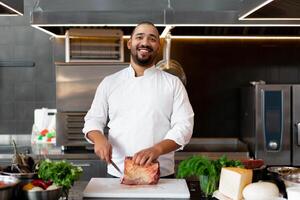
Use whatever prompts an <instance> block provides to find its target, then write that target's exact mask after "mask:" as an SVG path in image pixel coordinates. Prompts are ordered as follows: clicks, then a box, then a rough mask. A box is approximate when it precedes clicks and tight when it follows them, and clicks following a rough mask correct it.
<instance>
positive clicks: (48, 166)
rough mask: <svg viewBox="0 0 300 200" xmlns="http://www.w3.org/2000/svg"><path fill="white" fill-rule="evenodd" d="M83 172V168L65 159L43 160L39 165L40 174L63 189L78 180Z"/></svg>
mask: <svg viewBox="0 0 300 200" xmlns="http://www.w3.org/2000/svg"><path fill="white" fill-rule="evenodd" d="M81 173H82V168H81V167H77V166H74V165H72V164H71V163H69V162H67V161H65V160H63V161H51V160H49V159H46V160H42V161H41V162H40V163H39V165H38V176H39V178H41V179H43V180H45V181H49V180H51V181H53V183H55V184H56V185H58V186H62V187H63V189H65V190H68V189H70V188H71V186H72V185H73V184H74V181H76V180H78V179H79V177H80V175H81Z"/></svg>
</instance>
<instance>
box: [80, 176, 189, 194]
mask: <svg viewBox="0 0 300 200" xmlns="http://www.w3.org/2000/svg"><path fill="white" fill-rule="evenodd" d="M83 196H84V197H106V198H114V197H116V198H189V197H190V192H189V189H188V187H187V184H186V181H185V180H184V179H160V180H159V182H158V184H157V185H123V184H120V179H119V178H92V179H91V180H90V182H89V183H88V185H87V186H86V188H85V190H84V191H83Z"/></svg>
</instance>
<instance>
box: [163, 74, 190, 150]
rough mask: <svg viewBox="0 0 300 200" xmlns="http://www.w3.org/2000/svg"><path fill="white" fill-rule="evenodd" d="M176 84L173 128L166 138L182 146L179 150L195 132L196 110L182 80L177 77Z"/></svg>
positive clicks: (172, 116)
mask: <svg viewBox="0 0 300 200" xmlns="http://www.w3.org/2000/svg"><path fill="white" fill-rule="evenodd" d="M174 85H175V86H174V99H173V112H172V115H171V129H170V130H169V131H168V132H167V134H166V136H165V138H164V139H170V140H173V141H174V142H176V143H177V144H179V145H180V146H181V147H180V148H179V149H178V150H182V149H183V147H184V145H186V144H187V143H188V142H189V141H190V139H191V137H192V134H193V127H194V112H193V109H192V106H191V104H190V101H189V98H188V94H187V92H186V89H185V87H184V85H183V84H182V82H181V81H180V80H179V79H176V81H175V84H174Z"/></svg>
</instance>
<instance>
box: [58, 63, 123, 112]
mask: <svg viewBox="0 0 300 200" xmlns="http://www.w3.org/2000/svg"><path fill="white" fill-rule="evenodd" d="M125 67H128V64H127V63H120V64H117V63H116V64H112V63H108V64H103V63H93V64H80V63H79V64H65V65H61V64H57V67H56V105H57V110H58V112H66V111H87V110H88V109H89V108H90V106H91V103H92V100H93V98H94V95H95V92H96V88H97V86H98V85H99V83H100V82H101V81H102V79H103V78H104V77H105V76H107V75H110V74H112V73H114V72H117V71H119V70H121V69H124V68H125Z"/></svg>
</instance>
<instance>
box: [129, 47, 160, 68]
mask: <svg viewBox="0 0 300 200" xmlns="http://www.w3.org/2000/svg"><path fill="white" fill-rule="evenodd" d="M141 48H147V49H148V50H149V53H153V49H152V48H151V47H149V46H141ZM138 49H139V47H137V48H136V49H134V50H132V49H131V57H132V59H133V61H134V63H136V64H138V65H140V66H142V67H149V66H152V65H153V64H154V59H155V57H156V54H155V53H153V54H150V55H148V56H147V57H142V56H139V53H138V52H139V50H138Z"/></svg>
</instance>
